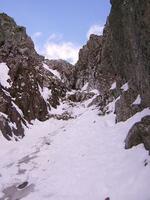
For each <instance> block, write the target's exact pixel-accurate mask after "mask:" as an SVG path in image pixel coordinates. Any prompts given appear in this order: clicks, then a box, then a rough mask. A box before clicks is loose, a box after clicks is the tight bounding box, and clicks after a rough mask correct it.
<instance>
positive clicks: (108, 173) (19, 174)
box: [0, 102, 150, 200]
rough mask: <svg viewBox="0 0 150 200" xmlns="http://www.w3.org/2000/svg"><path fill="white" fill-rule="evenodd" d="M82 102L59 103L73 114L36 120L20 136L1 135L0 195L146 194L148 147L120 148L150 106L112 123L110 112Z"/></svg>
mask: <svg viewBox="0 0 150 200" xmlns="http://www.w3.org/2000/svg"><path fill="white" fill-rule="evenodd" d="M86 105H87V102H84V103H83V104H76V105H74V106H71V105H70V104H69V103H67V102H66V103H63V104H61V105H60V106H61V109H60V108H58V110H61V111H62V110H64V111H65V110H67V111H68V112H70V113H71V115H72V116H73V117H74V119H70V120H68V121H63V120H57V119H50V120H48V121H46V122H39V121H35V122H34V125H33V126H31V127H30V128H29V129H27V130H26V136H25V137H24V138H23V139H22V140H20V141H19V142H14V141H12V142H8V141H6V140H5V139H4V138H3V137H2V136H1V137H0V147H1V151H0V160H1V162H0V169H1V170H0V200H6V199H7V200H8V199H9V200H16V199H23V200H33V199H34V200H47V199H48V200H105V199H106V198H107V197H109V198H110V200H149V199H150V191H149V185H150V164H149V162H150V158H149V156H148V152H146V151H145V149H144V147H143V145H139V146H137V147H135V148H132V149H131V150H125V149H124V139H125V136H126V135H127V132H128V130H129V129H130V128H131V126H132V125H133V124H134V123H135V121H139V120H140V119H141V118H142V117H143V116H145V115H146V114H147V113H150V110H149V109H145V110H143V111H142V112H140V113H137V114H136V115H134V116H133V117H132V118H130V119H129V120H128V121H126V122H121V123H118V124H117V125H116V124H115V115H114V114H112V113H111V114H109V115H106V116H99V115H98V114H99V111H98V109H97V108H96V107H90V108H88V107H87V106H86ZM62 106H64V109H62ZM110 107H112V105H110ZM25 182H26V183H28V185H27V186H26V187H24V188H23V189H19V188H17V186H18V185H20V184H22V183H25Z"/></svg>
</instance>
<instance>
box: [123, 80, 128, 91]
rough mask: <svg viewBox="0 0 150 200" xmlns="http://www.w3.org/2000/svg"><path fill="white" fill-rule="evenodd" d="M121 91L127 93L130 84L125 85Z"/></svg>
mask: <svg viewBox="0 0 150 200" xmlns="http://www.w3.org/2000/svg"><path fill="white" fill-rule="evenodd" d="M121 89H122V90H123V91H124V92H126V91H127V90H128V89H129V85H128V82H127V83H125V84H124V85H123V86H122V87H121Z"/></svg>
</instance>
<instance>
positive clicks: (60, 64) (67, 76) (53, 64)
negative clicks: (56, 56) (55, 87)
mask: <svg viewBox="0 0 150 200" xmlns="http://www.w3.org/2000/svg"><path fill="white" fill-rule="evenodd" d="M44 63H45V64H47V65H48V66H49V68H50V69H52V70H56V71H58V72H59V74H60V78H61V81H62V82H63V83H64V84H65V86H66V87H67V88H68V89H74V88H75V86H74V84H75V76H74V73H75V66H73V65H72V64H70V63H68V62H67V61H64V60H61V59H60V60H48V59H45V61H44Z"/></svg>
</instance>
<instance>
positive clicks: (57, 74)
mask: <svg viewBox="0 0 150 200" xmlns="http://www.w3.org/2000/svg"><path fill="white" fill-rule="evenodd" d="M43 67H44V68H45V69H47V70H48V71H50V72H51V73H52V74H53V75H54V76H56V77H57V78H58V79H61V76H60V73H59V72H58V71H57V70H54V69H51V68H50V67H49V66H48V65H46V64H45V63H43Z"/></svg>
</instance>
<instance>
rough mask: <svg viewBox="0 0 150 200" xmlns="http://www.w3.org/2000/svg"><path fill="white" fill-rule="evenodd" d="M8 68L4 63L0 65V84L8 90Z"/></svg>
mask: <svg viewBox="0 0 150 200" xmlns="http://www.w3.org/2000/svg"><path fill="white" fill-rule="evenodd" d="M8 72H9V68H8V66H7V65H6V63H0V83H1V85H2V86H4V87H7V88H9V87H10V84H9V83H8V82H7V80H8V79H10V76H9V75H8Z"/></svg>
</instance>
